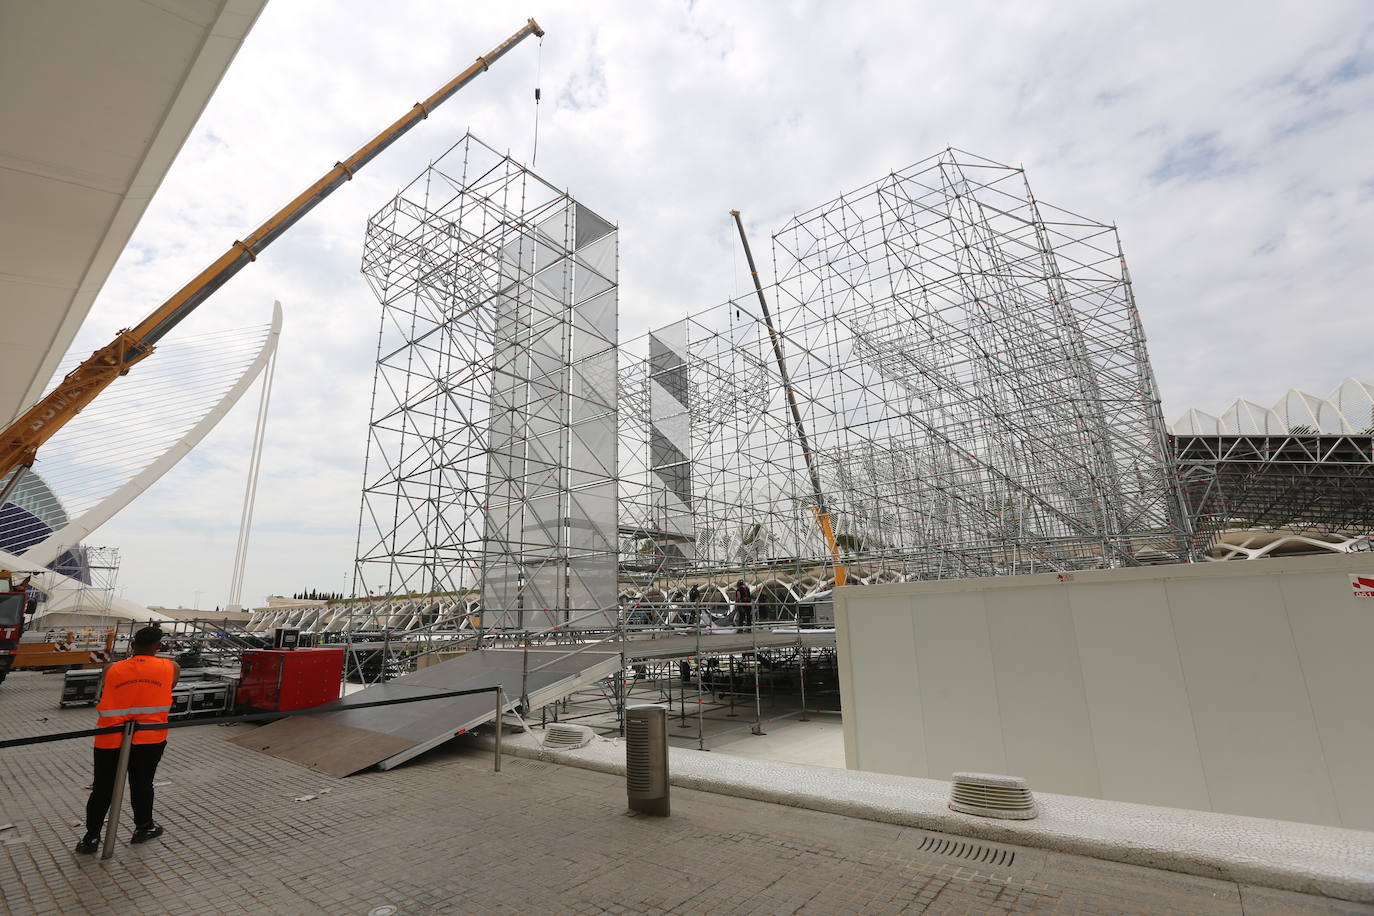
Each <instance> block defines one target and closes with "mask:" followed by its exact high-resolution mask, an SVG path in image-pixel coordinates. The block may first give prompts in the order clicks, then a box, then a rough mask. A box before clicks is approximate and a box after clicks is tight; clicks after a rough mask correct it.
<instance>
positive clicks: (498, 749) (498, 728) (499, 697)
mask: <svg viewBox="0 0 1374 916" xmlns="http://www.w3.org/2000/svg"><path fill="white" fill-rule="evenodd" d="M505 695H506V692H505V691H504V690H502V689H501V685H499V684H498V685H497V686H496V719H495V720H494V721H495V724H496V764H495V769H496V772H498V773H499V772H501V732H503V731H505V729H503V728H502V727H501V714H502V709H501V707H502V705H503V704H502V702H501V701H502V700H503V699H504V698H505Z"/></svg>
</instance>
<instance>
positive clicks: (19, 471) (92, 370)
mask: <svg viewBox="0 0 1374 916" xmlns="http://www.w3.org/2000/svg"><path fill="white" fill-rule="evenodd" d="M530 35H536V36H538V37H540V38H542V37H543V36H544V30H543V29H541V28H540V27H539V23H537V22H535V21H534V20H533V19H530V20H529V21H528V22H526V23H525V25H524V26H523V27H522V28H521V29H520V30H519V31H518V32H516V33H515V34H514V35H512V36H511V37H509V38H507V39H506V40H505V41H503V42H501V43H500V44H499V45H497V46H496V47H495V48H492V49H491V50H490V51H488V52H487V53H486V54H484V55H482V56H481V57H479V58H477V60H476V61H475V62H474V63H473V64H472V66H470V67H468V68H467V69H466V70H464V71H463V72H462V73H460V74H458V75H457V76H455V77H454V78H453V79H451V80H450V81H449V82H447V83H445V84H444V85H443V86H442V87H440V88H439V90H438V91H437V92H435V93H434V94H433V95H431V96H430V97H429V98H427V99H425V100H424V101H423V102H416V103H415V105H414V107H412V108H411V109H410V111H408V112H406V113H405V114H404V115H402V116H401V117H400V118H399V119H397V120H396V121H395V122H394V123H393V124H392V125H391V126H390V127H388V128H386V130H383V131H382V132H381V133H379V134H378V135H377V136H375V137H373V138H372V139H371V140H369V141H368V142H367V143H365V144H363V146H362V147H361V148H360V149H359V150H358V151H357V152H356V153H354V154H353V155H352V156H349V157H348V158H347V159H345V160H344V161H342V162H336V163H334V167H333V168H332V169H330V170H329V171H328V172H326V173H325V174H324V175H323V177H321V178H320V179H319V180H318V181H316V182H315V183H314V184H312V185H311V186H310V187H308V188H306V189H305V190H304V191H302V192H301V193H300V194H299V195H298V196H297V197H296V198H295V199H294V200H292V201H291V202H290V203H288V204H287V205H286V206H284V207H282V208H281V209H280V210H278V211H277V212H276V213H275V214H273V215H272V217H271V218H270V219H268V220H267V222H265V223H263V224H262V225H261V226H259V227H258V228H257V229H256V230H255V231H254V232H253V233H252V234H251V235H249V236H246V237H245V238H243V239H240V240H235V241H234V243H233V244H232V245H230V246H229V250H228V251H226V252H225V253H224V254H222V255H220V256H219V258H218V259H217V260H215V262H214V263H212V264H211V265H210V266H209V267H207V268H205V269H204V270H203V271H201V272H200V273H199V274H198V275H197V276H196V277H195V279H193V280H192V281H191V282H190V283H187V284H186V285H185V286H183V287H182V288H181V289H179V290H177V291H176V293H174V294H173V295H172V297H171V298H170V299H168V300H167V301H166V302H164V303H162V305H160V306H158V307H157V308H156V309H155V310H154V311H153V313H152V314H150V315H149V316H148V317H147V318H145V319H143V321H142V323H140V324H139V325H138V326H137V327H134V328H125V329H124V330H122V331H120V332H119V333H118V334H116V335H115V339H114V340H113V341H111V342H110V343H108V344H106V345H105V346H103V347H101V348H100V349H99V350H96V351H95V352H94V353H92V354H91V355H90V356H89V357H87V359H86V360H85V361H84V362H82V363H81V365H79V366H77V367H76V368H75V369H73V370H72V371H71V372H69V373H67V375H66V377H65V378H63V379H62V381H61V382H59V383H58V385H57V387H56V388H54V389H53V390H52V391H50V392H49V393H48V394H47V395H45V396H44V397H43V398H42V399H40V400H39V401H38V402H37V403H36V404H34V405H33V406H32V407H30V408H29V409H28V410H27V411H25V412H24V414H23V415H21V416H20V417H19V418H18V419H17V420H15V421H14V422H13V423H11V424H10V425H9V427H8V428H7V429H5V431H4V432H3V433H0V479H3V478H4V477H5V476H6V475H9V482H8V483H7V484H6V485H5V488H4V491H3V492H0V506H2V505H4V502H5V500H7V499H8V498H9V495H10V493H11V492H12V491H13V490H14V487H15V485H16V484H18V482H19V479H20V477H21V476H23V474H24V472H25V471H26V470H27V469H28V468H30V467H32V466H33V463H34V461H35V459H36V458H37V456H38V449H39V448H40V447H41V446H42V445H43V443H45V442H47V441H48V440H49V439H50V438H52V437H53V435H54V434H56V433H57V431H58V430H60V429H61V428H62V427H63V426H64V425H65V424H67V423H68V422H69V421H70V420H71V419H72V417H74V416H76V415H77V414H78V413H80V412H81V410H82V408H84V407H85V406H86V405H87V404H89V403H91V401H93V400H95V398H96V396H97V395H99V394H100V392H102V391H104V390H105V388H106V387H108V386H109V385H110V383H111V382H113V381H114V380H115V379H116V378H118V377H119V376H121V375H127V374H128V372H129V369H130V368H131V367H133V365H134V364H135V363H137V362H139V361H140V360H143V359H146V358H147V356H148V355H149V354H150V353H152V352H153V350H154V348H155V347H156V345H157V342H158V341H159V340H161V339H162V337H163V336H164V335H165V334H166V333H167V332H168V331H170V330H172V328H174V327H176V326H177V324H178V323H179V322H180V321H181V320H182V319H184V318H185V317H186V316H187V315H189V314H190V313H191V312H193V311H194V310H195V309H196V307H197V306H199V305H200V304H201V303H202V302H204V301H205V300H206V299H208V298H209V297H210V295H211V294H212V293H214V291H215V290H217V289H219V288H220V287H221V286H223V285H224V284H225V283H226V282H227V281H228V280H229V278H230V277H232V276H234V274H236V273H238V272H239V271H240V270H242V269H243V268H244V267H247V266H248V265H249V264H251V263H252V262H254V261H256V260H257V259H258V255H259V254H261V253H262V250H263V249H264V248H266V247H267V246H268V245H270V244H272V242H274V241H275V240H276V239H277V238H278V237H279V236H280V235H281V234H282V233H284V232H285V231H286V230H287V229H290V228H291V227H292V226H293V225H294V224H295V223H296V222H297V221H298V220H299V219H300V218H301V217H303V216H305V214H307V213H309V212H310V211H311V210H313V209H314V208H315V206H316V205H317V204H319V203H320V202H321V201H322V200H324V199H325V198H326V197H328V196H329V195H330V194H332V193H334V191H335V190H337V189H338V188H339V187H340V186H342V185H343V183H344V182H346V181H351V180H352V178H353V174H354V173H355V172H357V171H358V169H360V168H362V167H363V166H365V165H367V164H368V163H369V162H371V161H372V160H373V159H375V158H376V157H377V155H378V154H379V153H381V152H382V151H383V150H385V149H386V148H387V147H388V146H390V145H391V144H392V143H395V142H396V140H398V139H399V138H400V137H401V136H402V135H403V134H405V133H406V132H407V131H409V130H410V129H411V128H412V127H414V126H415V125H416V124H419V123H420V122H421V121H423V120H424V119H426V118H428V117H429V114H430V112H431V111H433V110H434V109H435V108H437V107H439V106H440V105H442V104H443V103H444V102H446V101H448V99H449V98H451V97H452V96H453V94H454V93H456V92H457V91H458V90H459V89H462V88H463V87H464V86H466V85H467V84H468V83H470V82H471V81H472V80H473V79H475V78H476V77H477V76H478V75H480V74H482V73H485V72H486V71H487V70H488V69H490V67H491V65H492V64H494V63H496V61H497V60H499V59H500V58H501V57H502V55H504V54H505V53H506V52H507V51H509V50H510V49H511V48H513V47H515V46H516V45H517V44H519V43H520V42H521V41H523V40H524V39H526V38H528V37H529V36H530ZM11 471H13V472H14V473H13V474H11V473H10V472H11Z"/></svg>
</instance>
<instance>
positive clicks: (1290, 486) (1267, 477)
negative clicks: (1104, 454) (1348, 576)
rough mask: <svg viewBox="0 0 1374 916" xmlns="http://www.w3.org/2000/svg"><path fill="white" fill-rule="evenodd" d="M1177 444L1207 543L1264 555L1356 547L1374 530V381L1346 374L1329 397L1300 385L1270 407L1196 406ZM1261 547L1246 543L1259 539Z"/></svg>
mask: <svg viewBox="0 0 1374 916" xmlns="http://www.w3.org/2000/svg"><path fill="white" fill-rule="evenodd" d="M1171 431H1172V433H1173V446H1174V452H1175V455H1176V460H1177V462H1178V466H1179V472H1180V477H1181V479H1182V481H1183V490H1184V494H1185V497H1186V499H1187V502H1188V507H1189V510H1190V512H1191V514H1192V517H1193V519H1194V527H1195V529H1196V534H1195V537H1196V539H1197V543H1198V545H1199V548H1200V549H1203V550H1206V551H1207V552H1208V553H1209V554H1218V555H1220V556H1263V555H1268V554H1269V553H1272V552H1274V551H1275V550H1276V549H1279V547H1280V546H1281V545H1278V544H1277V543H1275V539H1274V538H1273V537H1265V536H1263V534H1262V533H1263V532H1271V533H1281V535H1282V536H1283V537H1292V538H1293V541H1292V543H1291V545H1286V546H1288V547H1289V548H1290V549H1302V548H1303V547H1309V548H1312V549H1318V550H1320V549H1324V548H1323V547H1322V546H1321V545H1322V544H1323V543H1324V542H1330V544H1328V545H1327V547H1326V548H1325V549H1345V550H1351V549H1357V547H1364V546H1367V545H1368V543H1369V541H1368V538H1367V535H1368V534H1369V533H1370V532H1371V531H1374V384H1371V383H1369V382H1364V381H1360V380H1359V379H1354V378H1348V379H1345V380H1344V381H1343V382H1341V384H1340V385H1339V386H1337V388H1336V389H1335V390H1334V391H1332V392H1331V393H1330V394H1329V395H1327V396H1326V397H1324V398H1322V397H1317V396H1316V395H1312V394H1308V393H1307V392H1305V391H1299V390H1297V389H1292V390H1290V391H1287V392H1285V393H1284V395H1283V397H1281V398H1279V400H1278V401H1277V402H1276V403H1275V404H1274V405H1273V406H1270V407H1266V406H1264V405H1262V404H1257V403H1255V402H1254V401H1248V400H1245V399H1243V398H1240V399H1237V400H1236V401H1234V402H1233V403H1232V404H1231V405H1230V406H1229V407H1228V408H1227V409H1226V410H1224V411H1222V412H1221V413H1220V414H1217V415H1212V414H1209V413H1205V412H1203V411H1201V410H1197V409H1192V410H1188V411H1187V412H1186V413H1184V415H1183V416H1182V417H1180V418H1179V419H1178V421H1177V422H1175V423H1174V424H1173V427H1172V430H1171ZM1256 538H1258V544H1257V546H1256V547H1255V548H1247V547H1242V546H1240V544H1238V543H1237V541H1238V539H1239V540H1241V541H1248V540H1255V539H1256Z"/></svg>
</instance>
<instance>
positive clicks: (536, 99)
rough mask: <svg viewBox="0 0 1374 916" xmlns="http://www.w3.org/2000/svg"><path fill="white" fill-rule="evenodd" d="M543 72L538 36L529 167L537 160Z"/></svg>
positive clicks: (542, 54) (542, 53)
mask: <svg viewBox="0 0 1374 916" xmlns="http://www.w3.org/2000/svg"><path fill="white" fill-rule="evenodd" d="M543 73H544V38H543V36H540V38H539V53H538V55H536V58H535V65H534V149H533V151H532V152H531V153H530V168H534V167H535V165H536V164H537V163H538V162H539V94H540V93H539V83H540V80H541V79H542V77H543Z"/></svg>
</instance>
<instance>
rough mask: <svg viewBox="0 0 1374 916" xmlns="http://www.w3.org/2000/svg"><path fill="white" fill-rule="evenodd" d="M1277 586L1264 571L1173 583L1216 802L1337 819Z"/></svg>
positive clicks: (1230, 809)
mask: <svg viewBox="0 0 1374 916" xmlns="http://www.w3.org/2000/svg"><path fill="white" fill-rule="evenodd" d="M1277 586H1278V580H1277V579H1276V578H1275V577H1273V576H1263V575H1259V576H1254V577H1247V578H1232V579H1228V580H1225V581H1222V582H1215V581H1207V580H1184V581H1177V580H1175V581H1171V582H1169V583H1167V588H1168V594H1169V605H1170V608H1171V610H1172V613H1173V619H1174V630H1175V632H1176V633H1177V634H1178V646H1179V656H1180V657H1181V658H1182V660H1183V674H1184V677H1185V678H1187V682H1188V693H1189V696H1190V697H1191V698H1192V706H1193V719H1194V721H1195V722H1196V723H1197V730H1198V746H1199V749H1200V750H1201V751H1202V765H1203V768H1204V769H1205V770H1206V772H1207V783H1208V786H1209V788H1210V794H1211V797H1212V810H1214V811H1220V812H1224V813H1227V814H1252V815H1255V816H1257V817H1276V818H1280V819H1282V820H1303V819H1304V817H1303V815H1304V814H1310V815H1311V816H1315V817H1316V819H1317V822H1318V823H1323V824H1335V823H1338V822H1339V821H1338V819H1337V817H1336V805H1335V799H1334V797H1333V796H1332V794H1331V783H1330V780H1329V778H1328V777H1327V773H1326V766H1325V764H1324V763H1323V761H1322V753H1321V746H1320V743H1319V742H1318V741H1317V730H1316V723H1315V722H1314V720H1313V717H1312V707H1311V705H1310V704H1309V703H1308V701H1307V690H1306V688H1305V686H1304V684H1303V679H1302V670H1301V668H1300V667H1299V665H1298V657H1297V651H1296V648H1295V646H1294V644H1293V634H1292V631H1291V630H1290V629H1289V627H1288V619H1287V615H1286V614H1285V613H1284V607H1283V597H1282V593H1281V592H1280V591H1279V589H1278V587H1277ZM1276 788H1278V789H1280V791H1274V790H1275V789H1276Z"/></svg>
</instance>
